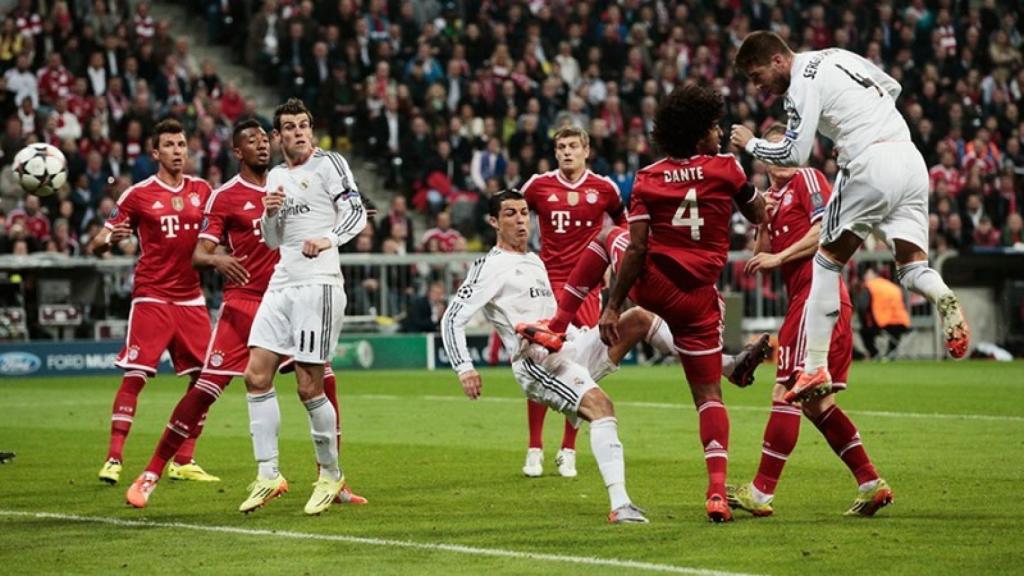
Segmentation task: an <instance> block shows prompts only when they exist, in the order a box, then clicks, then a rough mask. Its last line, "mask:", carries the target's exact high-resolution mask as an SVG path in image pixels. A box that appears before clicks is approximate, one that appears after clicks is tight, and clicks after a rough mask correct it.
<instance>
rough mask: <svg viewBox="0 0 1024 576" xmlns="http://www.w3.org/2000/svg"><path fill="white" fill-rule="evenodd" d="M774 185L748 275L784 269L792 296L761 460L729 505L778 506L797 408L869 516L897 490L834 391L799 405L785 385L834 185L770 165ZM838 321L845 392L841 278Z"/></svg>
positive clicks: (798, 348)
mask: <svg viewBox="0 0 1024 576" xmlns="http://www.w3.org/2000/svg"><path fill="white" fill-rule="evenodd" d="M785 132H786V127H785V126H783V125H781V124H776V125H775V126H772V127H771V128H769V129H768V130H767V131H766V132H765V140H766V141H768V142H778V141H780V140H782V138H783V137H784V135H785ZM768 176H769V178H770V179H771V184H772V186H771V189H770V190H769V191H768V198H769V199H768V220H767V222H763V223H762V224H761V226H760V228H759V230H758V238H757V247H756V254H755V255H754V257H753V258H751V259H750V260H749V261H748V262H747V265H746V273H747V274H756V273H758V272H767V271H771V270H774V269H779V268H780V269H781V270H782V277H783V279H784V280H785V282H786V293H787V295H788V296H789V308H788V310H787V312H786V318H785V320H784V321H783V323H782V328H781V329H780V330H779V363H778V369H777V370H776V379H775V387H774V388H773V389H772V410H771V415H770V416H769V418H768V425H767V427H766V428H765V431H764V443H763V446H762V448H761V464H760V466H759V467H758V469H757V475H756V476H755V477H754V481H753V482H751V483H748V484H743V485H742V486H740V487H739V488H738V489H736V490H731V491H730V494H729V503H730V504H731V505H732V506H733V507H734V508H742V509H743V510H747V511H748V512H750V513H752V514H753V515H755V516H768V515H771V514H772V512H773V511H774V510H773V508H772V499H773V495H774V494H775V486H776V484H778V482H779V477H780V476H781V475H782V469H783V467H784V466H785V465H786V460H787V459H788V458H789V455H790V454H791V453H792V452H793V449H794V448H795V447H796V442H797V437H798V435H799V433H800V412H801V410H802V411H803V413H804V415H806V416H807V418H808V419H809V420H810V421H811V422H813V423H814V425H815V426H816V427H817V428H818V430H819V431H821V433H822V435H823V436H824V437H825V440H826V441H827V442H828V444H829V446H831V447H832V450H833V451H834V452H835V453H836V455H837V456H839V458H840V459H841V460H842V461H843V462H844V463H845V464H846V466H847V467H848V468H849V469H850V472H852V473H853V476H854V478H856V480H857V484H858V485H859V492H858V494H857V498H856V499H855V500H854V503H853V506H852V507H851V508H850V509H849V510H848V511H847V512H846V514H847V515H851V516H854V515H856V516H872V515H874V513H875V512H877V511H878V509H879V508H881V507H883V506H886V505H888V504H890V503H891V502H892V489H891V488H890V487H889V484H888V483H887V482H886V481H885V480H884V479H882V478H880V477H879V476H878V472H876V471H875V467H874V465H873V464H872V463H871V459H870V458H869V457H868V453H867V451H866V449H865V448H864V446H863V444H862V443H861V438H860V433H859V432H858V431H857V427H856V426H855V425H854V424H853V422H852V421H851V420H850V418H849V417H847V415H846V413H845V412H843V410H842V409H841V408H839V406H838V405H837V404H836V401H835V395H834V394H831V393H830V394H827V395H824V396H816V397H814V398H809V399H807V400H805V401H804V402H803V403H802V404H801V405H800V408H797V407H796V406H792V405H790V404H789V403H787V402H785V400H784V398H785V395H786V392H787V390H788V389H789V388H790V387H791V386H792V385H793V383H794V382H795V380H796V375H797V374H798V373H799V372H800V371H801V369H802V368H803V366H802V358H803V350H804V346H805V345H806V343H807V339H806V335H805V333H804V318H805V307H806V306H805V305H806V303H807V296H808V293H809V292H810V290H811V268H812V264H811V258H812V257H813V256H814V253H815V252H816V251H817V248H818V240H819V236H820V235H821V219H822V216H823V215H824V213H825V205H826V203H828V201H829V197H830V196H831V195H832V190H831V188H830V187H829V185H828V182H826V181H825V175H824V174H822V173H821V172H819V171H817V170H815V169H813V168H803V169H797V168H785V167H781V166H776V165H769V166H768ZM839 301H840V308H839V318H838V320H837V321H836V327H835V330H834V331H833V332H832V342H831V345H830V346H829V355H828V370H829V375H830V377H831V379H832V391H834V392H838V391H840V390H844V389H846V376H847V372H848V371H849V368H850V361H851V360H852V359H853V329H852V328H851V326H850V318H851V317H852V314H853V305H852V304H851V303H850V295H849V293H848V292H847V289H846V286H845V285H844V284H843V283H842V282H840V283H839Z"/></svg>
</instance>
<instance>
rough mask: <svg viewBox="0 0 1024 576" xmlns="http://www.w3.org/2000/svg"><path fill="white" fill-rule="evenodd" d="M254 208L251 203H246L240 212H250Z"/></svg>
mask: <svg viewBox="0 0 1024 576" xmlns="http://www.w3.org/2000/svg"><path fill="white" fill-rule="evenodd" d="M255 207H256V206H255V205H253V203H252V202H246V203H245V206H242V210H252V209H253V208H255Z"/></svg>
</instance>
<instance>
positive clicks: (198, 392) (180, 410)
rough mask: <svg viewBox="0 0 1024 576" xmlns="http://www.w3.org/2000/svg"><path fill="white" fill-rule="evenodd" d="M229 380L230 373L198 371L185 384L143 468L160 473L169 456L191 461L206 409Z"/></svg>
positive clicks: (204, 420)
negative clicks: (196, 378) (186, 385)
mask: <svg viewBox="0 0 1024 576" xmlns="http://www.w3.org/2000/svg"><path fill="white" fill-rule="evenodd" d="M230 382H231V376H224V375H220V374H206V373H203V374H200V375H199V379H198V380H196V383H195V385H194V386H189V388H188V392H186V393H185V395H184V396H183V397H182V398H181V400H179V401H178V405H177V406H175V407H174V412H171V418H170V420H168V422H167V428H166V429H165V430H164V433H163V436H161V437H160V443H159V444H157V446H156V450H155V451H154V452H153V457H152V458H150V460H149V465H147V466H146V472H152V473H153V474H156V475H157V476H160V475H161V474H163V472H164V466H166V465H167V461H168V460H170V459H171V458H172V457H173V458H174V462H175V463H176V464H188V463H189V462H191V461H192V456H193V455H194V454H195V448H196V442H195V440H196V438H198V437H199V434H201V433H202V431H203V424H205V422H206V413H207V412H208V411H209V410H210V406H211V405H213V403H214V402H216V401H217V398H219V397H220V394H221V392H223V391H224V388H225V387H227V385H228V384H229V383H230Z"/></svg>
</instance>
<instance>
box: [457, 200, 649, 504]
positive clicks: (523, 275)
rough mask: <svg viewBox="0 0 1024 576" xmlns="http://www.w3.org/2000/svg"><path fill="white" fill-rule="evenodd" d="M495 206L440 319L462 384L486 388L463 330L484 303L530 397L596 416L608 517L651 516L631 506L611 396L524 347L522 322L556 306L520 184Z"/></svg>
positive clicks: (579, 372)
mask: <svg viewBox="0 0 1024 576" xmlns="http://www.w3.org/2000/svg"><path fill="white" fill-rule="evenodd" d="M489 213H490V218H489V220H490V223H491V226H493V227H494V228H495V229H496V230H497V232H498V244H497V246H496V247H495V248H494V249H492V250H491V251H490V252H489V253H488V254H487V256H485V257H483V258H481V259H479V260H477V261H476V262H475V263H474V264H473V267H472V269H471V270H470V271H469V273H468V275H467V277H466V280H465V282H463V284H462V286H461V287H459V289H458V291H457V292H456V294H455V296H454V298H453V299H452V303H451V305H450V306H449V307H448V310H447V311H446V312H445V314H444V318H443V319H442V320H441V329H442V330H441V335H442V339H443V341H444V345H445V350H446V352H447V353H448V357H449V358H450V359H451V363H452V367H453V368H454V369H455V371H456V372H457V373H458V374H459V382H460V383H461V384H462V389H463V391H464V392H465V393H466V396H468V397H469V398H471V399H474V400H475V399H477V398H479V397H480V394H481V393H482V386H483V383H482V381H481V378H480V374H479V373H478V372H477V371H476V369H474V367H473V362H472V360H471V359H470V355H469V350H468V348H467V346H466V334H465V326H466V323H467V322H468V321H469V319H470V318H471V317H472V316H473V315H474V314H475V313H476V312H477V311H478V310H480V309H481V308H482V309H483V312H484V315H485V316H486V317H487V319H488V320H489V321H490V322H491V323H492V324H493V325H494V327H495V329H497V331H498V334H500V335H501V338H502V340H503V342H504V344H505V347H506V348H507V349H509V350H519V351H520V352H519V353H518V354H517V355H516V356H515V357H514V359H513V362H512V373H513V375H514V376H515V379H516V381H517V382H518V383H519V385H520V386H521V387H522V389H523V392H524V393H525V394H526V396H527V397H528V398H530V399H533V400H535V401H537V402H543V403H544V404H547V405H548V406H550V407H552V408H554V409H555V410H558V411H559V412H563V413H564V414H566V415H567V416H569V417H570V418H572V419H573V420H575V421H577V423H578V421H579V420H580V419H582V420H586V421H588V422H590V447H591V451H592V452H593V454H594V459H595V460H596V461H597V465H598V469H599V470H600V472H601V477H602V478H603V479H604V483H605V486H606V487H607V488H608V496H609V499H610V500H611V512H610V513H609V515H608V521H609V522H612V523H620V524H621V523H646V522H647V518H646V517H645V516H644V512H643V511H642V510H641V509H640V508H637V507H636V506H634V505H633V503H632V501H631V500H630V498H629V494H627V492H626V471H625V460H624V457H623V450H622V443H621V442H620V441H619V433H618V421H617V420H616V418H615V408H614V406H613V405H612V401H611V399H610V398H608V395H607V394H605V393H604V391H603V390H601V389H600V388H599V387H598V386H597V384H596V383H595V382H594V379H593V378H592V377H591V375H590V373H588V370H587V368H585V367H583V366H581V365H580V364H577V363H576V362H574V361H572V360H571V359H569V358H564V357H559V355H551V356H549V357H548V358H546V359H545V361H542V362H538V361H537V360H538V359H539V356H535V355H534V354H532V353H530V352H531V351H530V350H529V348H530V345H527V346H522V345H521V343H522V344H525V343H524V342H523V341H521V339H520V338H519V337H517V336H516V333H515V326H516V324H517V323H520V322H526V321H531V320H534V319H536V318H546V317H550V316H551V315H552V314H554V312H555V299H554V296H553V294H552V291H551V285H550V284H549V282H548V276H547V271H546V270H545V268H544V264H543V263H542V262H541V260H540V258H538V257H537V255H536V254H532V253H530V252H528V251H527V241H528V240H529V237H530V210H529V208H528V207H527V205H526V200H525V199H524V198H523V196H522V195H521V194H520V193H518V192H516V191H514V190H506V191H503V192H501V193H499V194H496V195H495V196H493V197H492V198H491V200H490V210H489ZM534 348H537V349H540V347H536V346H534ZM601 348H602V349H603V347H601ZM524 351H525V352H526V353H525V354H524ZM533 352H535V351H533ZM545 352H546V351H545ZM593 357H594V358H597V357H599V356H598V355H596V354H595V355H593ZM595 369H596V367H595Z"/></svg>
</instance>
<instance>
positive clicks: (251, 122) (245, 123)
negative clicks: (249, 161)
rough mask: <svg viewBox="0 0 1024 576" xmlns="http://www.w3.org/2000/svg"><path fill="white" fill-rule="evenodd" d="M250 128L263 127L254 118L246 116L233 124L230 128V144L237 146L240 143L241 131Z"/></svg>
mask: <svg viewBox="0 0 1024 576" xmlns="http://www.w3.org/2000/svg"><path fill="white" fill-rule="evenodd" d="M250 128H263V125H262V124H260V123H259V121H258V120H256V119H255V118H247V119H245V120H242V121H240V122H238V123H237V124H235V127H234V129H232V130H231V145H232V146H238V145H240V144H241V140H242V132H245V131H246V130H248V129H250Z"/></svg>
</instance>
